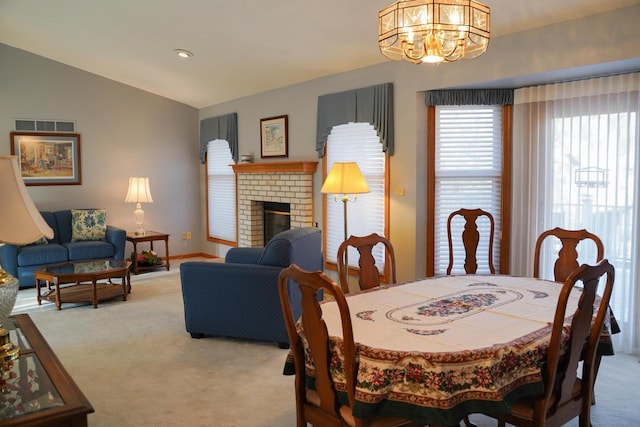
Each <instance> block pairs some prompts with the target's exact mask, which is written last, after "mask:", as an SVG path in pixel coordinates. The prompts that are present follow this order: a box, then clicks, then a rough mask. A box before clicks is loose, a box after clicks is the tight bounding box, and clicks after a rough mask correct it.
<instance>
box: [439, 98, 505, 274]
mask: <svg viewBox="0 0 640 427" xmlns="http://www.w3.org/2000/svg"><path fill="white" fill-rule="evenodd" d="M505 108H507V107H502V106H491V105H484V106H482V105H466V106H437V107H430V108H429V114H430V115H433V118H432V123H433V125H432V127H433V128H434V129H433V132H432V133H430V137H429V144H428V146H429V148H428V151H429V157H430V159H432V161H431V165H430V181H431V182H430V183H429V185H428V188H429V191H430V193H429V195H428V204H429V205H430V206H431V209H430V213H429V214H428V215H427V216H428V218H429V221H430V222H431V224H429V225H428V227H427V229H428V233H429V236H428V238H427V241H428V245H429V249H430V250H428V251H427V258H428V259H427V275H428V276H432V275H443V274H446V270H447V266H448V264H449V246H448V239H447V219H448V217H449V214H450V213H451V212H453V211H455V210H458V209H460V208H467V209H476V208H480V209H483V210H485V211H487V212H489V213H491V215H492V216H493V218H494V221H495V236H494V247H493V264H494V266H495V267H496V270H497V271H501V272H505V271H506V265H505V266H504V268H501V266H502V265H503V262H502V261H504V260H502V259H501V257H503V256H504V255H503V254H504V252H503V251H501V247H502V243H501V242H502V239H501V235H502V233H501V231H502V230H503V229H504V228H505V227H504V224H503V217H504V213H503V206H504V205H505V204H506V202H508V197H507V200H503V199H504V198H503V192H504V188H505V185H506V184H507V182H508V176H509V172H508V164H507V170H505V161H504V159H505V151H504V150H503V147H504V145H503V134H504V132H503V109H505ZM508 111H509V110H508ZM507 151H508V150H507ZM505 181H507V182H505ZM463 225H464V224H463V221H459V222H457V221H454V222H453V223H452V235H453V236H460V235H461V234H462V230H463ZM477 225H478V231H479V233H480V239H481V241H480V243H479V245H478V252H477V258H478V271H477V272H478V273H479V274H488V273H489V269H488V263H487V257H488V244H487V241H486V240H483V239H488V236H489V230H490V228H489V227H490V224H489V221H488V220H483V219H479V220H478V223H477ZM464 256H465V254H464V249H463V247H462V246H461V245H455V244H454V270H453V273H462V274H464V268H463V266H464Z"/></svg>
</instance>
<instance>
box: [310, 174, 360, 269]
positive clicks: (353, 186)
mask: <svg viewBox="0 0 640 427" xmlns="http://www.w3.org/2000/svg"><path fill="white" fill-rule="evenodd" d="M370 191H371V190H369V185H368V184H367V181H366V180H365V179H364V176H363V175H362V172H361V171H360V168H359V167H358V164H357V163H356V162H335V163H334V164H333V165H332V166H331V170H330V171H329V174H328V175H327V177H326V178H325V180H324V184H322V188H321V189H320V192H321V193H322V194H333V195H334V198H335V200H336V201H337V200H338V195H342V199H341V200H342V203H343V205H344V240H347V237H348V236H349V235H348V233H347V203H348V202H355V201H356V198H357V194H363V193H369V192H370ZM351 194H352V195H353V199H350V198H349V195H351ZM345 266H346V267H345V268H346V269H347V272H348V271H349V258H348V254H345Z"/></svg>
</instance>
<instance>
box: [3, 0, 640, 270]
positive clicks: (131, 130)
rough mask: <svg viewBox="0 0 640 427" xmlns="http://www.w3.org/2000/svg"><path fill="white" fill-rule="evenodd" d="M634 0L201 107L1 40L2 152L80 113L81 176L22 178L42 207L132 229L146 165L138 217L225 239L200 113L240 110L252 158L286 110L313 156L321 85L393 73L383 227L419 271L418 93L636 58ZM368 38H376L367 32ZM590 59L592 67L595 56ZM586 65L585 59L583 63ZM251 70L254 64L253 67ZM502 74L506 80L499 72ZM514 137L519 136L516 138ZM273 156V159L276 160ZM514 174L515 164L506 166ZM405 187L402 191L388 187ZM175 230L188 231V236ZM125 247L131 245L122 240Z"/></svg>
mask: <svg viewBox="0 0 640 427" xmlns="http://www.w3.org/2000/svg"><path fill="white" fill-rule="evenodd" d="M637 22H640V7H638V6H633V7H629V8H625V9H620V10H618V11H613V12H610V13H606V14H601V15H596V16H591V17H587V18H584V19H580V20H577V21H573V22H570V23H567V24H564V25H553V26H549V27H545V28H540V29H536V30H532V31H527V32H524V33H518V34H513V35H508V36H504V37H498V38H494V39H492V40H491V43H490V46H489V50H488V52H487V53H486V54H485V55H483V56H482V57H480V58H478V59H474V60H463V61H460V62H457V63H451V64H441V65H438V66H433V65H413V64H409V63H405V62H402V63H398V62H384V63H382V64H381V65H377V66H373V67H368V68H363V69H360V70H356V71H352V72H348V73H343V74H338V75H333V76H329V77H326V78H321V79H316V80H312V81H309V82H306V83H302V84H298V85H294V86H289V87H285V88H282V89H278V90H274V91H270V92H265V93H261V94H257V95H254V96H249V97H245V98H241V99H236V100H233V101H230V102H225V103H223V104H219V105H215V106H210V107H207V108H203V109H201V110H200V111H199V112H198V111H197V110H195V109H193V108H191V107H188V106H186V105H183V104H180V103H177V102H174V101H170V100H167V99H165V98H162V97H158V96H155V95H152V94H149V93H146V92H143V91H140V90H137V89H134V88H132V87H129V86H126V85H122V84H119V83H116V82H113V81H111V80H107V79H104V78H101V77H99V76H96V75H93V74H89V73H86V72H83V71H80V70H77V69H74V68H71V67H68V66H65V65H63V64H60V63H57V62H53V61H49V60H47V59H44V58H42V57H38V56H35V55H31V54H28V53H26V52H23V51H20V50H16V49H13V48H10V47H8V46H5V45H1V44H0V134H3V135H5V138H6V142H5V144H0V154H1V155H6V154H9V152H10V150H9V132H10V131H11V130H12V129H13V121H14V119H16V118H38V119H64V120H75V121H77V129H78V132H79V133H80V134H81V135H82V166H83V174H82V175H83V177H82V178H83V185H81V186H59V187H53V186H48V187H29V192H30V194H31V195H32V197H33V199H34V200H35V202H36V204H37V205H38V206H39V207H40V208H43V209H62V208H69V207H91V206H100V207H106V208H107V209H108V214H107V215H108V219H109V222H110V223H114V224H116V225H120V226H122V227H125V228H128V229H132V228H133V227H134V226H135V224H134V221H133V213H132V211H133V206H131V205H129V204H126V203H124V202H123V199H124V196H125V192H126V186H127V179H128V177H129V176H130V175H148V176H149V177H150V178H151V191H152V194H153V197H154V203H153V204H150V205H145V206H144V207H143V208H144V209H145V212H146V219H145V225H146V226H147V228H150V229H157V230H160V231H166V232H169V233H171V234H172V238H171V252H172V253H173V254H182V253H193V252H198V251H204V252H207V253H210V254H212V255H223V254H224V253H225V251H226V249H227V248H225V247H219V246H218V245H216V244H213V243H208V242H206V239H205V236H204V235H205V232H206V222H205V210H206V206H205V198H204V168H203V167H202V166H200V165H199V163H198V162H197V156H198V145H199V142H198V129H199V126H198V120H199V119H201V118H206V117H211V116H216V115H220V114H226V113H230V112H237V113H238V126H239V129H238V132H239V135H238V136H239V145H240V153H241V154H250V153H251V154H253V155H254V158H255V159H256V160H257V161H259V158H260V135H259V123H260V119H261V118H264V117H272V116H276V115H281V114H288V115H289V160H317V158H316V154H315V150H314V144H315V142H314V141H315V136H316V103H317V98H318V96H319V95H323V94H327V93H334V92H339V91H344V90H349V89H354V88H358V87H364V86H369V85H374V84H380V83H385V82H392V83H393V84H394V91H395V97H394V106H395V129H396V131H395V139H396V153H395V155H394V156H393V157H392V159H391V199H390V202H391V212H390V220H391V230H390V238H391V241H392V242H393V243H394V246H395V247H396V256H397V258H398V262H399V279H400V280H406V279H410V278H413V277H416V276H422V275H424V270H425V268H424V262H425V257H426V254H425V249H424V248H425V237H424V236H425V222H426V219H425V214H424V212H425V206H426V201H425V185H424V182H425V176H426V170H425V147H424V145H425V143H424V141H425V134H426V126H425V123H424V120H425V107H424V101H423V99H424V97H423V92H424V91H426V90H429V89H437V88H438V89H439V88H448V87H469V86H473V85H482V86H484V87H497V86H499V85H500V86H505V87H518V86H519V85H523V84H531V83H540V82H544V81H553V80H556V79H564V78H567V77H569V76H577V77H583V76H587V75H593V74H599V73H601V72H607V71H620V70H629V69H636V70H637V69H640V26H639V25H637ZM372 42H374V41H372ZM594 66H595V67H594ZM585 67H586V68H585ZM256 73H257V76H256V78H259V70H257V71H256ZM497 81H502V82H497ZM515 143H518V142H517V141H515ZM278 160H280V159H278ZM514 173H518V171H514ZM321 176H322V173H321V171H318V172H316V174H315V175H314V217H315V219H316V221H317V222H318V223H319V224H322V209H321V202H320V201H321V197H320V186H321V184H322V178H321ZM398 188H404V189H405V195H404V196H395V195H393V194H394V190H395V189H398ZM182 231H193V237H194V240H192V241H189V242H187V243H186V244H184V242H182V241H181V240H180V233H181V232H182ZM129 250H130V247H129V248H128V251H129Z"/></svg>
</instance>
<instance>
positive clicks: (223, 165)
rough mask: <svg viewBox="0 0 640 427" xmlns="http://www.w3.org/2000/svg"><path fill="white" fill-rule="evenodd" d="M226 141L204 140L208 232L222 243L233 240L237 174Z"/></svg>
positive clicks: (209, 235) (233, 241)
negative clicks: (205, 144) (205, 148)
mask: <svg viewBox="0 0 640 427" xmlns="http://www.w3.org/2000/svg"><path fill="white" fill-rule="evenodd" d="M233 163H234V161H233V158H232V157H231V150H230V149H229V144H228V143H227V141H224V140H221V139H216V140H213V141H210V142H209V143H208V144H207V230H208V231H207V236H208V238H209V239H212V240H215V241H220V242H221V243H225V244H235V242H236V176H235V173H234V172H233V168H232V167H231V165H232V164H233Z"/></svg>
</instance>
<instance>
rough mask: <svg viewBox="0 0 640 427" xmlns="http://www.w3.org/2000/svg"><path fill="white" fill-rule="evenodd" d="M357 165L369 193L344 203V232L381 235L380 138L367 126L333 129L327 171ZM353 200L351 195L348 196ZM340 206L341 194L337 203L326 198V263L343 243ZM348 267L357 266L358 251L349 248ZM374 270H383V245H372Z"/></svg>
mask: <svg viewBox="0 0 640 427" xmlns="http://www.w3.org/2000/svg"><path fill="white" fill-rule="evenodd" d="M354 161H355V162H357V163H358V167H359V168H360V170H361V171H362V174H363V176H364V179H365V180H366V181H367V184H368V185H369V189H370V190H371V192H370V193H366V194H358V195H357V199H356V201H355V202H348V203H347V216H348V224H347V227H348V233H349V235H354V236H366V235H369V234H371V233H378V234H380V235H382V236H383V235H384V234H385V229H384V225H385V215H386V212H385V162H386V156H385V153H384V152H383V151H382V145H381V144H380V138H378V135H377V134H376V131H375V129H374V127H373V126H372V125H370V124H369V123H349V124H345V125H340V126H334V127H333V129H332V130H331V134H330V135H329V138H328V140H327V171H329V170H331V166H332V165H333V163H334V162H354ZM350 199H353V195H350ZM343 218H344V206H343V202H342V200H341V195H338V198H337V201H336V200H334V197H333V196H332V195H330V194H328V195H327V218H326V223H327V230H325V237H326V243H327V253H326V254H325V256H326V258H327V261H329V262H332V263H335V262H337V254H338V246H340V244H341V243H342V242H343V241H344V222H343ZM348 256H349V265H350V266H351V267H353V266H357V265H358V260H359V254H358V251H357V250H355V249H353V248H350V249H349V252H348ZM373 256H374V259H375V260H376V267H377V268H378V270H379V271H380V272H383V271H384V261H385V253H384V248H383V245H376V247H374V252H373Z"/></svg>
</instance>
